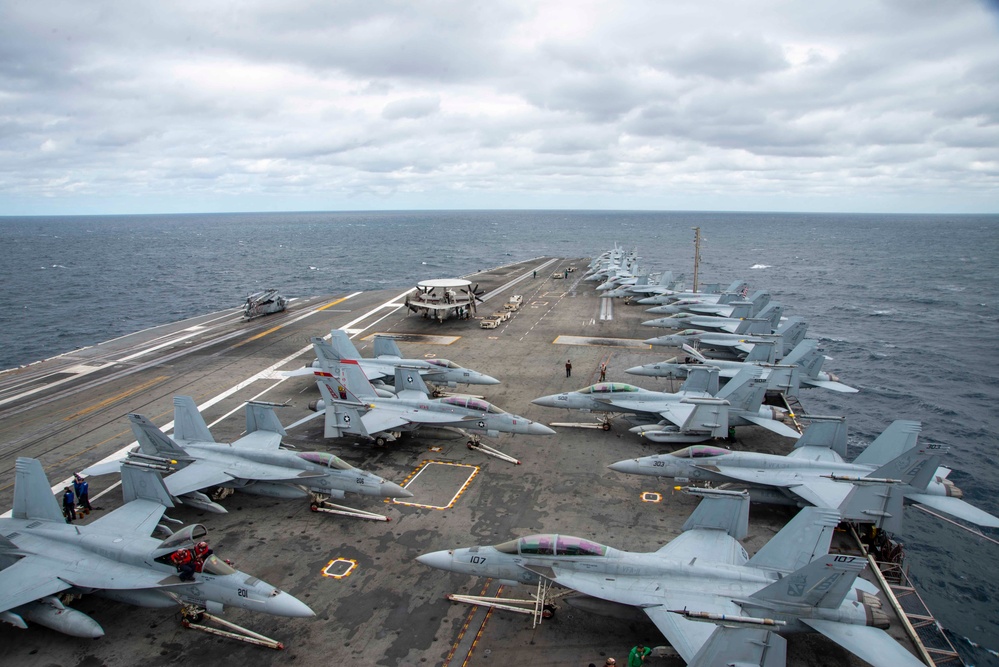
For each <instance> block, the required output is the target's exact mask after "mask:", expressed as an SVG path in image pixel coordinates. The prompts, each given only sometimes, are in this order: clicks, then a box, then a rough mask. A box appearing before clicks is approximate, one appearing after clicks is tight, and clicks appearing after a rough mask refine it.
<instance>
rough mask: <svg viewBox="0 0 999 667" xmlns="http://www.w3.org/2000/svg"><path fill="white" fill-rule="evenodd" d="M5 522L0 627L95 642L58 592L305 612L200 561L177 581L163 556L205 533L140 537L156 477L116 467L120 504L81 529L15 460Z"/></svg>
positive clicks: (159, 603)
mask: <svg viewBox="0 0 999 667" xmlns="http://www.w3.org/2000/svg"><path fill="white" fill-rule="evenodd" d="M16 471H17V472H16V477H15V484H14V509H13V514H12V518H9V519H0V568H2V569H0V621H4V622H6V623H10V624H11V625H14V626H16V627H19V628H27V627H28V622H29V621H30V622H33V623H37V624H39V625H43V626H45V627H48V628H51V629H53V630H56V631H57V632H62V633H64V634H67V635H71V636H74V637H101V636H103V635H104V630H103V628H101V626H100V625H99V624H98V623H97V621H95V620H94V619H93V618H91V617H90V616H88V615H86V614H84V613H83V612H81V611H78V610H76V609H73V608H71V607H67V606H66V605H65V604H64V603H63V602H61V601H60V599H59V597H58V596H60V595H61V594H63V593H74V594H95V595H99V596H101V597H105V598H108V599H111V600H116V601H118V602H125V603H127V604H132V605H136V606H139V607H153V608H167V607H175V606H177V605H179V604H181V603H186V604H193V605H197V606H200V607H203V608H207V609H209V610H211V611H212V612H214V613H218V612H219V611H220V610H221V609H222V607H223V606H224V605H229V606H233V607H240V608H243V609H250V610H252V611H257V612H261V613H264V614H272V615H275V616H293V617H308V616H314V614H313V612H312V610H311V609H309V608H308V607H307V606H306V605H305V604H303V603H302V602H301V601H300V600H298V599H297V598H295V597H293V596H291V595H289V594H288V593H284V592H282V591H280V590H279V589H277V588H275V587H274V586H272V585H270V584H268V583H266V582H264V581H261V580H260V579H257V578H256V577H253V576H251V575H249V574H247V573H245V572H240V571H239V570H236V569H234V568H233V567H231V566H230V565H228V564H227V563H226V562H225V561H223V560H222V559H220V558H218V557H217V556H215V555H214V554H213V555H209V556H208V557H207V558H206V559H205V560H204V561H203V563H201V569H200V571H197V570H195V572H194V573H193V575H192V576H193V579H192V580H188V581H184V580H181V579H180V578H179V576H178V569H177V567H176V566H175V565H172V564H171V560H170V557H171V555H172V554H175V553H176V552H177V551H178V550H179V549H189V548H192V547H194V546H195V544H196V543H198V542H199V541H200V540H201V539H202V538H203V537H204V535H205V534H206V531H205V529H204V527H203V526H200V525H192V526H188V527H187V528H184V529H182V530H179V531H177V532H175V533H173V534H172V535H170V536H169V537H167V538H166V539H163V540H160V539H156V538H153V537H150V535H151V534H152V532H153V531H154V530H155V529H156V528H157V525H158V524H159V522H160V520H161V518H162V517H163V513H164V511H165V510H166V509H167V507H173V503H172V501H171V498H170V494H169V493H168V492H167V490H166V488H165V487H164V485H163V483H162V480H161V479H160V477H159V473H157V472H155V471H153V470H148V469H137V468H134V467H133V466H130V465H126V466H125V467H124V468H123V469H122V489H123V492H124V495H125V501H126V502H125V504H124V505H122V506H121V507H119V508H118V509H116V510H114V511H112V512H110V513H108V514H107V515H105V516H102V517H101V518H99V519H97V520H95V521H93V522H91V523H89V524H87V525H75V524H67V523H66V519H65V518H64V517H63V514H62V512H61V511H60V510H59V506H58V504H57V503H56V500H55V498H54V497H53V496H52V490H51V488H50V487H49V481H48V479H46V477H45V472H44V471H43V470H42V466H41V464H40V463H39V462H38V461H37V460H36V459H29V458H18V459H17V464H16Z"/></svg>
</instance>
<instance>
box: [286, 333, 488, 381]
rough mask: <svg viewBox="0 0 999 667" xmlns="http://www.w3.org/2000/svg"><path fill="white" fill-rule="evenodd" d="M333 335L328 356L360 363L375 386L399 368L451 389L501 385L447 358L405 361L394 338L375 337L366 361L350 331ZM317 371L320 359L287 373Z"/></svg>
mask: <svg viewBox="0 0 999 667" xmlns="http://www.w3.org/2000/svg"><path fill="white" fill-rule="evenodd" d="M330 334H331V338H330V342H329V343H325V342H324V343H323V345H324V346H325V347H326V350H327V353H328V355H327V356H329V357H331V358H334V359H337V360H341V359H354V360H355V361H357V362H358V363H359V364H360V366H361V370H363V371H364V375H365V377H367V378H368V380H370V381H371V382H373V383H381V382H382V381H384V380H389V381H391V380H393V379H394V378H395V369H396V367H398V366H405V367H408V368H415V369H417V370H419V371H420V375H422V376H423V379H424V380H425V381H427V382H434V383H437V384H444V385H447V386H448V387H456V386H458V384H499V383H500V381H499V380H497V379H496V378H494V377H490V376H489V375H486V374H485V373H480V372H478V371H473V370H471V369H469V368H462V367H461V366H459V365H458V364H456V363H454V362H453V361H448V360H447V359H437V358H433V359H403V358H402V352H401V351H400V350H399V346H398V345H396V343H395V341H394V340H393V339H392V338H391V337H390V336H380V335H379V336H375V345H374V348H375V350H374V352H375V356H374V358H372V359H364V358H362V357H361V354H360V353H359V352H358V351H357V348H356V347H354V344H353V343H352V342H351V341H350V336H348V335H347V332H346V331H343V330H342V329H333V331H331V332H330ZM316 368H320V362H319V359H318V358H317V359H316V360H315V361H313V362H312V365H311V366H308V367H306V368H303V369H300V370H296V371H289V372H287V373H285V374H286V375H288V376H297V375H313V374H314V369H316ZM382 388H384V389H386V390H387V391H390V392H391V391H393V390H392V389H391V387H390V385H382Z"/></svg>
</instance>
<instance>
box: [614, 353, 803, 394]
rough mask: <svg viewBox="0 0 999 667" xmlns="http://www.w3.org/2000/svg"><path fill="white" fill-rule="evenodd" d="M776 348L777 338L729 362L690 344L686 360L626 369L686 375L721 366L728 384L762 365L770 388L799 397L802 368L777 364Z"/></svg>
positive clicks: (721, 375)
mask: <svg viewBox="0 0 999 667" xmlns="http://www.w3.org/2000/svg"><path fill="white" fill-rule="evenodd" d="M776 347H777V343H776V342H775V341H760V342H758V343H756V344H754V345H753V349H752V350H750V351H749V354H748V355H746V359H745V361H728V360H723V359H708V358H707V357H705V356H704V355H703V354H701V353H700V352H698V351H697V350H695V349H694V348H692V347H690V346H689V345H684V346H683V347H682V348H681V349H682V350H683V352H684V353H685V355H684V358H683V360H682V361H681V360H678V359H676V358H673V359H669V360H666V361H660V362H658V363H655V364H645V365H644V366H634V367H632V368H629V369H627V370H625V373H630V374H631V375H641V376H644V377H662V378H685V377H687V375H688V373H689V371H690V369H691V368H696V367H698V366H714V367H715V368H717V369H718V381H719V384H720V385H722V386H724V385H725V384H726V383H727V382H728V381H729V380H731V379H732V378H734V377H735V376H736V375H737V374H738V373H739V371H741V370H743V369H746V368H759V369H760V371H761V373H762V374H761V375H760V377H761V378H763V379H764V380H766V381H767V391H773V392H780V393H783V394H785V395H787V396H797V395H798V387H799V384H798V374H799V369H798V367H797V366H794V365H791V364H788V363H787V361H786V360H785V362H784V363H782V364H776V363H774V361H775V350H776Z"/></svg>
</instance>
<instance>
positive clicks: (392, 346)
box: [375, 336, 402, 359]
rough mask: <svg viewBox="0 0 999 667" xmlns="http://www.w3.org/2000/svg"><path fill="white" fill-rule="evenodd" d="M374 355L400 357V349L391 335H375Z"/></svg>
mask: <svg viewBox="0 0 999 667" xmlns="http://www.w3.org/2000/svg"><path fill="white" fill-rule="evenodd" d="M375 356H376V357H378V358H381V357H395V358H397V359H401V358H402V350H400V349H399V346H398V345H396V343H395V339H394V338H392V337H391V336H375Z"/></svg>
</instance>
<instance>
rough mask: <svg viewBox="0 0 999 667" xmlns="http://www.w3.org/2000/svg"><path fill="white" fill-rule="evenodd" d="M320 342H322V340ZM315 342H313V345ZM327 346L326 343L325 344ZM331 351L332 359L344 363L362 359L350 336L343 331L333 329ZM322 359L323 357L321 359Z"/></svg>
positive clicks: (331, 332)
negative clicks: (346, 360)
mask: <svg viewBox="0 0 999 667" xmlns="http://www.w3.org/2000/svg"><path fill="white" fill-rule="evenodd" d="M319 340H322V339H321V338H320V339H319ZM314 342H315V340H313V343H314ZM323 344H324V345H326V343H323ZM328 349H329V351H330V353H331V355H332V357H335V358H336V360H337V361H342V360H344V359H360V358H361V355H360V353H359V352H358V351H357V348H356V347H354V344H353V343H352V342H350V336H348V335H347V332H346V331H344V330H343V329H333V330H332V331H330V342H329V348H328ZM320 358H322V357H320Z"/></svg>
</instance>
